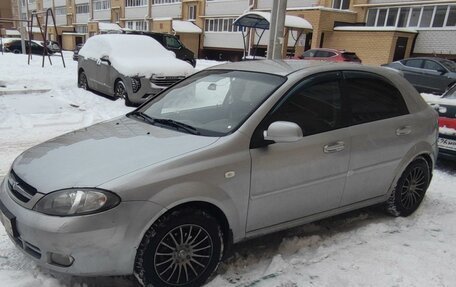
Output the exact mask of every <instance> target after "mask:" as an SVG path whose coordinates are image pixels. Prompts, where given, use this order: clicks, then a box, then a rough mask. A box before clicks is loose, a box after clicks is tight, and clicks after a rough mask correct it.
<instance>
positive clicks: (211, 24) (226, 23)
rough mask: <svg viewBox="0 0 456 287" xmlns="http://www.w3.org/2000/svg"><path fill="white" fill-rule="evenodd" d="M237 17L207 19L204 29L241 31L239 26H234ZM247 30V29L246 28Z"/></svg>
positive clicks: (209, 30) (210, 30)
mask: <svg viewBox="0 0 456 287" xmlns="http://www.w3.org/2000/svg"><path fill="white" fill-rule="evenodd" d="M234 20H236V18H214V19H206V21H205V25H204V31H206V32H241V31H242V29H241V27H239V26H233V22H234ZM244 31H245V30H244Z"/></svg>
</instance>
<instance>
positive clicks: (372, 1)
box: [368, 0, 437, 4]
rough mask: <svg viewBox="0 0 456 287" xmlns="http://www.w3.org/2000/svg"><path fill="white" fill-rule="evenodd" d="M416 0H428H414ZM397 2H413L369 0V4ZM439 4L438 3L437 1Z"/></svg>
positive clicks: (407, 0) (404, 0)
mask: <svg viewBox="0 0 456 287" xmlns="http://www.w3.org/2000/svg"><path fill="white" fill-rule="evenodd" d="M414 1H417V2H419V1H426V0H414ZM397 2H411V1H410V0H369V3H368V4H382V3H397ZM435 4H437V3H435Z"/></svg>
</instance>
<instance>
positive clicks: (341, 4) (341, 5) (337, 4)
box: [333, 0, 350, 10]
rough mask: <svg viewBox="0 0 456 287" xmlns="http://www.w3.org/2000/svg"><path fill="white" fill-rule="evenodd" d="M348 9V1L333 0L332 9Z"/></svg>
mask: <svg viewBox="0 0 456 287" xmlns="http://www.w3.org/2000/svg"><path fill="white" fill-rule="evenodd" d="M349 7H350V0H334V1H333V8H334V9H340V10H347V9H348V8H349Z"/></svg>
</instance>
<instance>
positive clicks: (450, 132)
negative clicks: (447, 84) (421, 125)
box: [426, 84, 456, 159]
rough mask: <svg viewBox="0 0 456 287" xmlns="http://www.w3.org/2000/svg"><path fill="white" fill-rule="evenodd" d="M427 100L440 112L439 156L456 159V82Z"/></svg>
mask: <svg viewBox="0 0 456 287" xmlns="http://www.w3.org/2000/svg"><path fill="white" fill-rule="evenodd" d="M426 100H427V102H428V103H429V104H430V105H431V106H433V107H434V109H435V110H436V111H437V112H438V113H439V141H438V145H439V156H441V157H444V158H451V159H456V84H455V85H454V86H452V87H451V88H450V89H449V90H448V91H446V92H445V93H444V94H443V95H442V97H432V98H431V97H429V98H428V99H426Z"/></svg>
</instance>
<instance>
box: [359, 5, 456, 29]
mask: <svg viewBox="0 0 456 287" xmlns="http://www.w3.org/2000/svg"><path fill="white" fill-rule="evenodd" d="M366 26H377V27H384V26H389V27H420V28H440V27H454V26H456V5H450V6H448V5H428V6H422V7H391V8H381V9H379V8H372V9H369V10H368V11H367V20H366Z"/></svg>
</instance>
